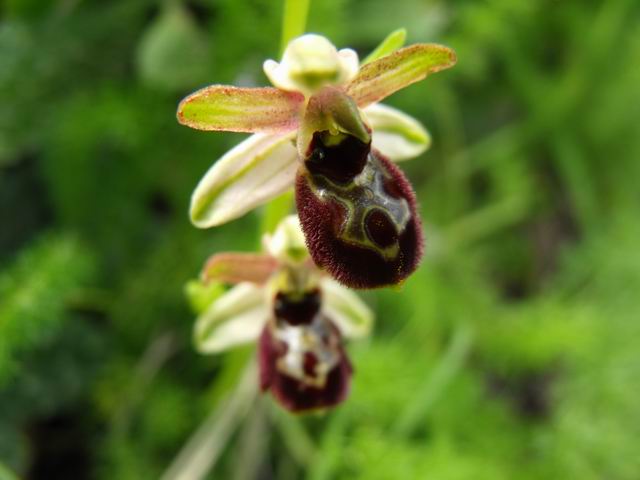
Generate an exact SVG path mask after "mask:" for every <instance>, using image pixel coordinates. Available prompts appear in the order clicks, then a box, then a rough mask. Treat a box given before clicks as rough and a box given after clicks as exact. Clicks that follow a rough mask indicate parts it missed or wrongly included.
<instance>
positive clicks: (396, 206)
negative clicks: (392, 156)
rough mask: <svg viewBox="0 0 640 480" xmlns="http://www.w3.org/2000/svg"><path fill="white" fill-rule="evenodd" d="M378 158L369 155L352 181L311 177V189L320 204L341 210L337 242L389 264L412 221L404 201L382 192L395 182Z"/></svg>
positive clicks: (317, 176) (374, 154) (371, 153)
mask: <svg viewBox="0 0 640 480" xmlns="http://www.w3.org/2000/svg"><path fill="white" fill-rule="evenodd" d="M377 155H378V154H377V152H375V151H369V153H368V155H367V158H366V162H365V164H364V167H363V168H362V171H361V172H360V173H358V174H357V175H355V176H354V177H353V178H352V179H351V181H348V182H336V181H332V180H330V179H329V178H328V177H327V176H325V175H321V174H312V173H310V175H309V176H310V180H311V181H310V186H311V187H312V189H313V191H314V193H315V194H316V195H317V197H318V198H319V199H320V200H322V201H334V202H336V203H338V204H339V205H340V206H341V207H342V208H343V209H344V212H345V214H344V216H343V220H342V224H341V225H338V226H336V235H337V237H338V238H339V239H341V240H342V241H344V242H346V243H349V244H352V245H355V246H358V247H362V248H366V249H369V250H373V251H375V252H377V253H379V254H380V255H382V256H383V257H384V258H385V259H387V260H392V259H394V258H396V257H397V256H398V254H399V253H400V246H399V243H398V241H399V240H398V239H399V236H400V235H401V234H402V233H403V232H404V230H405V228H406V226H407V224H408V223H409V221H410V220H411V210H410V207H409V202H407V200H406V199H405V198H402V197H396V196H393V195H391V194H390V193H389V192H388V191H387V189H386V188H385V184H389V183H390V182H391V183H392V182H394V181H395V180H394V178H393V177H392V176H391V174H390V173H389V172H388V171H387V169H386V168H385V166H384V165H383V164H382V162H381V161H380V159H379V158H378V156H377Z"/></svg>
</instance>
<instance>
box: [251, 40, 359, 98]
mask: <svg viewBox="0 0 640 480" xmlns="http://www.w3.org/2000/svg"><path fill="white" fill-rule="evenodd" d="M263 69H264V73H265V74H266V75H267V77H268V78H269V80H270V81H271V83H272V84H273V85H274V86H276V87H277V88H279V89H281V90H288V91H299V92H302V93H304V94H305V95H312V94H313V93H315V92H316V91H318V90H319V89H320V88H322V87H323V86H324V85H341V84H344V83H347V82H350V81H351V80H353V79H354V78H355V77H356V75H357V73H358V69H359V62H358V54H357V53H356V52H355V51H353V50H351V49H343V50H340V51H338V50H337V49H336V47H335V46H334V45H333V44H332V43H331V42H330V41H329V40H327V39H326V38H325V37H323V36H321V35H316V34H313V33H309V34H306V35H302V36H300V37H298V38H294V39H293V40H292V41H291V42H289V45H287V48H286V49H285V51H284V54H283V55H282V61H281V62H280V63H278V62H276V61H274V60H267V61H266V62H264V64H263Z"/></svg>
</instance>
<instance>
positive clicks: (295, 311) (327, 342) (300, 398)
mask: <svg viewBox="0 0 640 480" xmlns="http://www.w3.org/2000/svg"><path fill="white" fill-rule="evenodd" d="M319 295H320V293H319V291H317V290H314V291H311V292H307V293H304V294H302V295H297V296H294V295H291V294H285V293H282V292H279V293H278V294H277V295H276V298H275V303H274V318H272V319H271V320H270V321H269V322H268V323H267V325H266V326H265V328H264V330H263V331H262V335H261V336H260V341H259V346H258V350H259V362H260V387H261V388H262V390H263V391H266V390H269V391H270V392H271V394H272V395H273V396H274V397H275V398H276V399H277V400H278V402H279V403H280V404H281V405H282V406H284V407H285V408H287V409H288V410H290V411H292V412H303V411H307V410H314V409H324V408H329V407H333V406H335V405H337V404H339V403H341V402H342V401H344V400H345V399H346V397H347V395H348V394H349V385H350V381H351V373H352V368H351V364H350V362H349V359H348V358H347V356H346V354H345V352H344V349H343V347H342V340H341V337H340V332H339V331H338V329H337V328H336V327H335V326H334V325H333V323H331V321H330V320H329V319H328V318H327V317H326V316H324V315H323V314H322V313H321V312H320V302H319V299H320V297H319Z"/></svg>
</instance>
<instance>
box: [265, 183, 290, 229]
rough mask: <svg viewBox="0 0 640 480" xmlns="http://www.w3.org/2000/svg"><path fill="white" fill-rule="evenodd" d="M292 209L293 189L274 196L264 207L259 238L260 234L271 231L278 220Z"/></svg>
mask: <svg viewBox="0 0 640 480" xmlns="http://www.w3.org/2000/svg"><path fill="white" fill-rule="evenodd" d="M292 209H293V190H288V191H286V192H284V193H283V194H282V195H280V196H279V197H276V198H274V199H273V200H272V201H271V202H269V203H268V204H267V205H266V206H265V207H264V211H263V214H262V222H261V223H260V233H261V235H260V238H262V234H265V233H273V231H274V230H275V229H276V227H277V226H278V224H279V223H280V220H282V219H283V218H284V217H286V216H287V215H289V214H290V213H291V210H292Z"/></svg>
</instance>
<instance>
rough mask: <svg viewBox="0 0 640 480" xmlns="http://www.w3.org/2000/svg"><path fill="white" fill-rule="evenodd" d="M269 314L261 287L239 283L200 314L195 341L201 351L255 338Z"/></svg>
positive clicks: (215, 349)
mask: <svg viewBox="0 0 640 480" xmlns="http://www.w3.org/2000/svg"><path fill="white" fill-rule="evenodd" d="M268 318H269V307H268V305H267V302H266V301H265V293H264V289H263V288H260V287H257V286H255V285H253V284H251V283H240V284H238V285H236V286H235V287H233V288H232V289H231V290H229V291H228V292H226V293H225V294H224V295H222V296H221V297H220V298H218V299H217V300H216V301H214V302H213V303H212V304H211V306H210V307H209V308H208V309H207V310H206V311H205V312H204V313H203V314H202V315H200V316H199V317H198V318H197V320H196V324H195V328H194V332H193V333H194V343H195V346H196V349H197V350H198V351H199V352H201V353H218V352H222V351H224V350H227V349H229V348H231V347H235V346H237V345H241V344H244V343H249V342H252V341H254V340H256V339H257V338H258V336H259V335H260V332H261V331H262V328H263V327H264V324H265V322H266V321H267V319H268Z"/></svg>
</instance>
